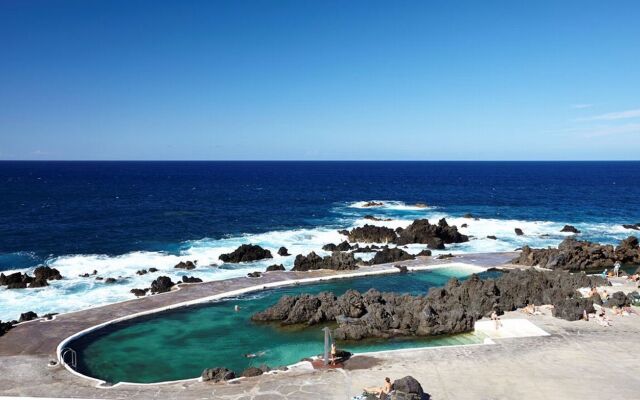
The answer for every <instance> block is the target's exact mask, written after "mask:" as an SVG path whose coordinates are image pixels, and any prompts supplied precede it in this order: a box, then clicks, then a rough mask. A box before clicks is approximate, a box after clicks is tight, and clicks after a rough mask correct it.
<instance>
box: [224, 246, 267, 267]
mask: <svg viewBox="0 0 640 400" xmlns="http://www.w3.org/2000/svg"><path fill="white" fill-rule="evenodd" d="M265 258H273V256H272V255H271V252H270V251H269V250H265V249H263V248H262V247H260V246H257V245H253V244H243V245H242V246H240V247H238V248H237V249H236V250H234V251H233V252H231V253H227V254H222V255H221V256H220V260H222V261H224V262H228V263H240V262H250V261H257V260H263V259H265Z"/></svg>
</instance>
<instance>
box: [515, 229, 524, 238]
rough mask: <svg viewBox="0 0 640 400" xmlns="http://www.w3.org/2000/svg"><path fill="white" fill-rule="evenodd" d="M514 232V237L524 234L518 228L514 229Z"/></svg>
mask: <svg viewBox="0 0 640 400" xmlns="http://www.w3.org/2000/svg"><path fill="white" fill-rule="evenodd" d="M514 231H515V232H516V235H518V236H522V235H524V232H523V231H522V229H520V228H516V229H514Z"/></svg>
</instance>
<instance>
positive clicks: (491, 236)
mask: <svg viewBox="0 0 640 400" xmlns="http://www.w3.org/2000/svg"><path fill="white" fill-rule="evenodd" d="M487 239H491V240H498V238H497V237H495V236H493V235H489V236H487Z"/></svg>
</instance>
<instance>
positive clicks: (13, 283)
mask: <svg viewBox="0 0 640 400" xmlns="http://www.w3.org/2000/svg"><path fill="white" fill-rule="evenodd" d="M33 281H34V279H33V278H32V277H30V276H29V275H27V274H22V273H21V272H14V273H13V274H9V275H5V274H3V273H0V286H7V289H25V288H26V287H27V285H28V284H30V283H32V282H33ZM45 286H46V281H45Z"/></svg>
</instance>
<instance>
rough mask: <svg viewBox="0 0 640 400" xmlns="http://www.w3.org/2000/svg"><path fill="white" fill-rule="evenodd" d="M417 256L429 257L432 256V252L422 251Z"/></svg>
mask: <svg viewBox="0 0 640 400" xmlns="http://www.w3.org/2000/svg"><path fill="white" fill-rule="evenodd" d="M416 255H417V256H421V257H429V256H431V250H422V251H421V252H420V253H418V254H416Z"/></svg>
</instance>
